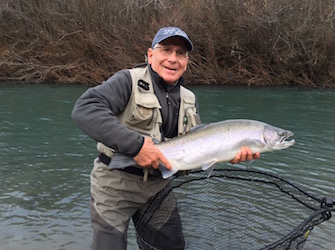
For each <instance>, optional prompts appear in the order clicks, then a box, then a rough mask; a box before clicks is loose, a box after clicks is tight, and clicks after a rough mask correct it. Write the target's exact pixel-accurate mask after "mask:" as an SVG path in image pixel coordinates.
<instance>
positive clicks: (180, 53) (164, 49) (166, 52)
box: [153, 45, 188, 59]
mask: <svg viewBox="0 0 335 250" xmlns="http://www.w3.org/2000/svg"><path fill="white" fill-rule="evenodd" d="M153 49H159V50H160V52H161V53H162V54H163V56H166V57H168V56H170V55H172V53H173V52H174V51H175V52H176V57H177V58H178V59H186V58H187V57H188V51H186V50H183V49H178V50H174V49H172V48H171V47H169V46H163V45H155V46H154V47H153Z"/></svg>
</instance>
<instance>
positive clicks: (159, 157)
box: [134, 137, 172, 170]
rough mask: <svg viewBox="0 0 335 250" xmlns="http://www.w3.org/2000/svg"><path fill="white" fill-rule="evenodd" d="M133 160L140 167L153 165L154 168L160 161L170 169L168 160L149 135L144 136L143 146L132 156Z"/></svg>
mask: <svg viewBox="0 0 335 250" xmlns="http://www.w3.org/2000/svg"><path fill="white" fill-rule="evenodd" d="M134 161H135V162H136V163H137V165H139V166H141V167H153V168H155V169H157V168H158V166H159V163H160V162H161V163H162V164H163V165H164V166H165V167H166V168H167V169H168V170H171V169H172V166H171V165H170V163H169V161H168V160H167V159H166V158H165V156H164V155H163V154H162V152H161V151H160V150H159V149H158V148H157V147H156V146H155V144H154V143H153V142H152V140H151V139H150V138H149V137H145V138H144V143H143V146H142V148H141V150H140V152H138V154H137V155H136V156H135V157H134Z"/></svg>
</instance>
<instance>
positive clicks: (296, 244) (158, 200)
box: [135, 169, 334, 250]
mask: <svg viewBox="0 0 335 250" xmlns="http://www.w3.org/2000/svg"><path fill="white" fill-rule="evenodd" d="M327 201H329V200H327V199H325V198H318V197H315V196H313V195H311V194H308V193H307V192H305V191H303V190H302V189H300V188H299V187H297V186H295V185H293V184H292V183H290V182H287V181H285V180H283V179H282V178H280V177H278V176H275V175H272V174H268V173H264V172H260V171H252V170H241V169H216V170H214V171H213V173H212V175H211V177H210V178H207V176H206V175H205V173H204V172H202V171H195V172H192V173H190V174H188V175H185V176H181V177H176V178H174V179H173V180H171V181H170V183H169V185H168V186H166V188H165V189H163V190H162V191H161V192H160V193H158V195H157V196H156V197H155V198H154V199H153V201H152V202H151V204H150V206H149V207H148V208H147V210H146V211H145V212H144V213H143V215H142V216H141V218H140V219H139V221H138V222H136V223H135V227H136V230H137V241H138V245H139V247H140V249H177V248H178V247H175V246H177V245H178V244H176V245H175V246H174V245H166V244H163V245H162V244H161V242H164V239H168V238H169V237H172V236H176V234H178V233H177V232H178V225H180V224H181V225H180V226H181V227H182V233H181V234H182V235H183V238H184V240H185V246H184V247H183V248H185V249H192V250H193V249H302V247H303V245H304V243H305V241H306V239H307V236H308V235H309V233H310V232H311V230H312V229H313V227H314V226H315V225H318V224H320V223H321V222H323V221H325V220H328V219H329V218H330V217H331V211H332V210H334V204H332V203H330V204H329V202H328V203H327ZM178 212H179V214H180V218H179V216H177V217H173V216H171V215H173V214H176V213H178ZM171 218H172V220H171ZM173 218H176V219H175V221H174V220H173ZM179 220H181V221H179ZM167 221H169V226H162V225H164V224H165V225H166V222H167ZM171 226H172V227H173V226H174V227H175V230H174V229H173V228H172V229H171ZM162 239H163V240H162Z"/></svg>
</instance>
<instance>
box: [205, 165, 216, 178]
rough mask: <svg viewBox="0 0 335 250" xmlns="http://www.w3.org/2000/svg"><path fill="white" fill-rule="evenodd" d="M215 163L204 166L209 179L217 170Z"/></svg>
mask: <svg viewBox="0 0 335 250" xmlns="http://www.w3.org/2000/svg"><path fill="white" fill-rule="evenodd" d="M215 163H216V162H215V161H212V162H208V163H205V164H204V165H202V170H203V171H205V172H206V174H207V178H209V177H210V176H211V174H212V172H213V170H214V168H215Z"/></svg>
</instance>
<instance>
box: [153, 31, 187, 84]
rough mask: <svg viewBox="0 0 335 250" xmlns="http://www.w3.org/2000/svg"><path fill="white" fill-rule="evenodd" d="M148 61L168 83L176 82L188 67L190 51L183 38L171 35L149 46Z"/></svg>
mask: <svg viewBox="0 0 335 250" xmlns="http://www.w3.org/2000/svg"><path fill="white" fill-rule="evenodd" d="M147 55H148V62H149V64H150V65H151V67H152V69H153V70H154V71H155V72H156V73H157V74H158V75H159V76H160V77H162V78H163V79H164V81H165V82H166V83H167V84H175V83H176V82H177V80H178V79H179V78H180V77H181V76H182V75H183V73H184V72H185V70H186V69H187V63H188V53H187V49H186V44H185V43H184V41H183V40H182V39H181V38H177V37H171V38H168V39H166V40H164V41H162V42H161V43H159V44H157V45H155V46H154V48H149V49H148V52H147Z"/></svg>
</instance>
